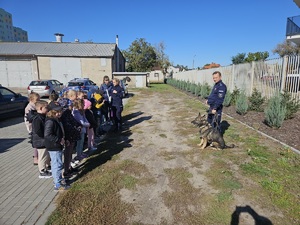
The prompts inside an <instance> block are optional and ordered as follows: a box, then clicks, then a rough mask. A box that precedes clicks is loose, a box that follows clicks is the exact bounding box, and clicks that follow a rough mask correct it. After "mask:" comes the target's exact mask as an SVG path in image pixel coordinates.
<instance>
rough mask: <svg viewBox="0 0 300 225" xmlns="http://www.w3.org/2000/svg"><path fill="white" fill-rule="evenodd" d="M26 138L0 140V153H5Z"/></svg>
mask: <svg viewBox="0 0 300 225" xmlns="http://www.w3.org/2000/svg"><path fill="white" fill-rule="evenodd" d="M25 139H26V138H7V139H6V138H1V139H0V143H1V145H0V153H3V152H6V151H7V150H8V149H10V148H11V147H13V146H15V145H17V144H19V143H21V142H23V141H24V140H25Z"/></svg>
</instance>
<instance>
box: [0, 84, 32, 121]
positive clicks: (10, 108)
mask: <svg viewBox="0 0 300 225" xmlns="http://www.w3.org/2000/svg"><path fill="white" fill-rule="evenodd" d="M27 104H28V98H27V97H25V96H22V95H21V94H16V93H15V92H13V91H12V90H10V89H8V88H6V87H2V86H0V119H2V118H4V117H10V116H14V115H20V116H21V115H24V111H25V107H26V106H27Z"/></svg>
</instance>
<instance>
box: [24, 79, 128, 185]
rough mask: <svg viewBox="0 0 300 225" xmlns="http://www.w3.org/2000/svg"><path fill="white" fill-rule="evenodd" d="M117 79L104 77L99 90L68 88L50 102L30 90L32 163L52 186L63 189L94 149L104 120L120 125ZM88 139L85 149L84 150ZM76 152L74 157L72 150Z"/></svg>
mask: <svg viewBox="0 0 300 225" xmlns="http://www.w3.org/2000/svg"><path fill="white" fill-rule="evenodd" d="M119 84H120V81H119V80H118V79H116V78H115V79H113V80H112V82H111V81H110V80H109V77H108V76H105V77H104V79H103V84H102V85H101V86H100V90H90V91H89V92H88V93H86V92H84V91H75V90H69V91H67V92H65V93H63V94H62V96H60V97H59V96H58V95H57V94H52V95H51V96H50V97H49V102H47V101H45V100H41V99H40V97H39V95H38V94H37V93H34V92H32V93H30V95H29V104H28V105H27V107H26V108H25V125H26V128H27V131H28V132H29V134H30V137H31V143H32V147H33V149H34V155H33V158H34V164H35V165H38V169H39V178H51V177H53V180H54V189H55V190H66V189H68V188H69V187H70V186H69V185H67V183H66V179H68V178H70V177H71V176H72V175H73V174H74V173H76V172H77V170H76V165H77V164H78V163H79V162H80V161H81V160H83V159H85V158H87V157H88V156H89V153H91V152H92V151H95V150H97V147H96V146H97V143H96V139H97V137H100V135H103V134H104V133H105V130H104V129H103V124H107V123H111V124H113V125H114V126H115V129H114V131H119V130H120V129H121V128H122V115H121V114H122V111H123V103H122V97H123V90H122V87H121V86H120V85H119ZM85 140H87V147H88V151H84V149H85V148H84V143H85ZM74 150H76V156H75V158H74V159H73V158H72V154H73V151H74Z"/></svg>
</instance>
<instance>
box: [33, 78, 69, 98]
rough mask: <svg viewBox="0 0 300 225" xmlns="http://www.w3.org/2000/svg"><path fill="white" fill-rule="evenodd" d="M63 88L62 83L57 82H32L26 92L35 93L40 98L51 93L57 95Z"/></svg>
mask: <svg viewBox="0 0 300 225" xmlns="http://www.w3.org/2000/svg"><path fill="white" fill-rule="evenodd" d="M63 88H64V85H63V83H61V82H59V81H58V80H34V81H31V82H30V84H29V86H28V88H27V90H28V94H30V93H31V92H36V93H38V94H39V95H40V96H41V97H44V96H49V95H51V94H53V93H57V94H59V93H60V92H61V90H62V89H63Z"/></svg>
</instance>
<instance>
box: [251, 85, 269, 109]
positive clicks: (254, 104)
mask: <svg viewBox="0 0 300 225" xmlns="http://www.w3.org/2000/svg"><path fill="white" fill-rule="evenodd" d="M248 100H249V102H250V105H249V109H250V110H253V111H257V112H262V111H264V110H263V107H262V106H263V104H264V102H265V98H264V97H262V95H261V92H259V91H258V90H257V89H256V88H254V89H253V92H252V95H251V96H250V97H249V98H248Z"/></svg>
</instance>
